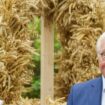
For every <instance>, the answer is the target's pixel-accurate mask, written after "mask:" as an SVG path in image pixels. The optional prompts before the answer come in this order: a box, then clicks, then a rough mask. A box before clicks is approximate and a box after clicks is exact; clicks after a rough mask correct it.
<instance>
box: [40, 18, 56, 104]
mask: <svg viewBox="0 0 105 105" xmlns="http://www.w3.org/2000/svg"><path fill="white" fill-rule="evenodd" d="M53 31H54V30H53V25H52V21H51V20H50V19H48V18H45V17H41V105H46V98H47V97H48V96H50V97H51V98H53V96H54V33H53Z"/></svg>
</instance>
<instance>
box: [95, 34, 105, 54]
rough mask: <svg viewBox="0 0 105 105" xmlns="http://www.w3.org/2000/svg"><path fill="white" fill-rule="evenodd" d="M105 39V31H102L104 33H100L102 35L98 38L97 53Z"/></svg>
mask: <svg viewBox="0 0 105 105" xmlns="http://www.w3.org/2000/svg"><path fill="white" fill-rule="evenodd" d="M103 40H104V41H105V32H104V33H102V35H100V37H99V38H98V40H97V42H96V51H97V53H98V52H99V51H100V46H101V42H102V41H103Z"/></svg>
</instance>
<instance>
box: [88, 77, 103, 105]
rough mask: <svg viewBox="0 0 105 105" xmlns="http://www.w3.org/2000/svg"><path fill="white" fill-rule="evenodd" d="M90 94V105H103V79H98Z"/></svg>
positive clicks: (91, 87) (91, 86)
mask: <svg viewBox="0 0 105 105" xmlns="http://www.w3.org/2000/svg"><path fill="white" fill-rule="evenodd" d="M89 90H90V91H89V93H88V96H89V97H88V98H89V101H88V105H101V96H102V77H99V78H97V79H96V80H95V81H93V82H92V83H91V84H90V89H89Z"/></svg>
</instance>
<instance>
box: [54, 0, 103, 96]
mask: <svg viewBox="0 0 105 105" xmlns="http://www.w3.org/2000/svg"><path fill="white" fill-rule="evenodd" d="M99 4H100V3H99V2H98V1H92V0H62V3H60V4H58V10H57V11H56V13H55V17H54V18H55V20H56V22H57V27H58V30H59V32H60V41H61V43H62V47H63V51H62V62H61V66H60V69H59V72H58V73H57V75H56V78H55V96H57V97H64V96H67V95H68V93H69V89H70V87H71V86H72V85H73V84H75V83H78V82H83V81H86V80H89V79H91V78H95V77H96V76H99V75H100V71H99V70H98V61H97V56H96V49H95V44H96V40H97V38H98V37H99V35H100V34H101V33H102V31H103V29H104V24H103V15H102V12H103V9H102V7H101V5H99Z"/></svg>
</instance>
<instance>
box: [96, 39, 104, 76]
mask: <svg viewBox="0 0 105 105" xmlns="http://www.w3.org/2000/svg"><path fill="white" fill-rule="evenodd" d="M98 61H99V68H100V70H101V72H102V74H103V75H104V76H105V40H103V41H102V42H101V45H100V50H99V52H98Z"/></svg>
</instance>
